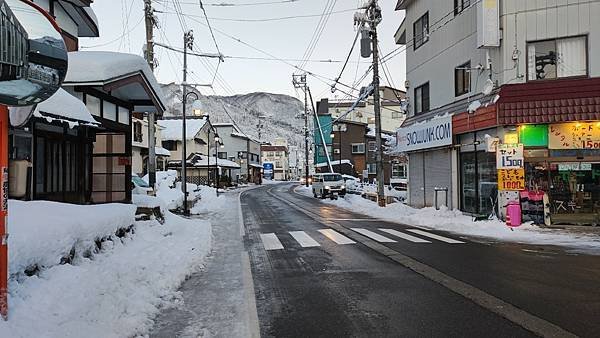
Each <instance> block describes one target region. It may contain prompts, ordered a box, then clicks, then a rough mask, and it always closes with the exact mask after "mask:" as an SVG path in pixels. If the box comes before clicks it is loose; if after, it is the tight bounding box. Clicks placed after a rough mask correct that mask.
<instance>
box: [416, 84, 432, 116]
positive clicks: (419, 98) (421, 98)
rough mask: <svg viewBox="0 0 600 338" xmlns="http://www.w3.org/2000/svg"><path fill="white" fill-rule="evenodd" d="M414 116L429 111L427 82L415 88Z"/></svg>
mask: <svg viewBox="0 0 600 338" xmlns="http://www.w3.org/2000/svg"><path fill="white" fill-rule="evenodd" d="M414 101H415V115H418V114H422V113H426V112H428V111H429V82H427V83H426V84H424V85H421V86H419V87H417V88H415V99H414Z"/></svg>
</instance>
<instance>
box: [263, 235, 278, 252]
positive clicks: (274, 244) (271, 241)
mask: <svg viewBox="0 0 600 338" xmlns="http://www.w3.org/2000/svg"><path fill="white" fill-rule="evenodd" d="M260 239H261V240H262V242H263V246H264V247H265V250H281V249H283V245H282V244H281V242H280V241H279V238H277V236H275V234H273V233H270V234H260Z"/></svg>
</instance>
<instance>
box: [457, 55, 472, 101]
mask: <svg viewBox="0 0 600 338" xmlns="http://www.w3.org/2000/svg"><path fill="white" fill-rule="evenodd" d="M470 91H471V61H469V62H467V63H463V64H462V65H460V66H458V67H456V68H454V95H455V96H461V95H464V94H467V93H468V92H470Z"/></svg>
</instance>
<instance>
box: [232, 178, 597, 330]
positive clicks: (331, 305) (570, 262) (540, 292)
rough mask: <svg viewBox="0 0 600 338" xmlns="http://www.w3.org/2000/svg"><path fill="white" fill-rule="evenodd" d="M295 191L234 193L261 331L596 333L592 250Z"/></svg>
mask: <svg viewBox="0 0 600 338" xmlns="http://www.w3.org/2000/svg"><path fill="white" fill-rule="evenodd" d="M295 188H297V185H291V184H282V185H273V186H266V187H261V188H258V189H254V190H251V191H249V192H247V193H244V194H243V196H242V203H243V210H244V221H245V223H246V231H247V234H246V236H247V238H246V243H247V249H248V251H249V254H250V261H251V266H252V274H253V278H254V288H255V291H256V304H257V309H258V317H259V322H260V330H261V334H262V336H265V337H269V336H293V335H294V334H295V333H297V332H303V334H304V335H307V336H316V335H324V336H347V335H357V336H390V335H399V336H416V335H423V334H425V335H431V336H438V335H440V336H441V335H448V333H450V332H454V333H456V334H459V333H460V334H461V335H467V336H484V335H485V336H529V335H531V334H532V332H533V333H535V334H538V335H542V336H547V335H557V336H565V335H569V334H575V335H579V336H587V337H593V336H598V334H599V333H600V325H598V323H597V320H596V319H595V318H597V314H598V311H600V308H599V305H598V304H599V303H598V299H599V297H600V292H599V291H598V288H597V285H599V282H600V261H599V260H598V257H597V256H594V255H588V254H584V253H574V252H570V251H569V249H566V248H565V247H561V246H551V245H544V244H525V243H523V244H519V243H510V242H507V241H506V240H498V239H496V240H490V239H489V238H488V239H487V240H485V239H482V238H480V237H472V236H464V235H456V234H452V233H449V232H440V231H436V230H424V229H423V228H421V227H419V228H417V227H414V226H408V225H401V224H398V223H393V222H390V221H384V220H379V219H376V218H372V217H369V216H366V215H363V214H358V213H354V212H350V211H348V210H345V209H342V208H340V207H338V206H335V205H334V204H337V203H341V202H343V200H338V201H329V200H324V201H320V200H317V199H314V198H313V197H312V196H311V197H307V196H305V194H303V193H302V192H298V190H301V189H302V188H298V189H295ZM369 203H373V202H369ZM372 208H373V210H377V209H376V208H377V207H376V206H375V204H374V203H373V207H372ZM373 212H374V211H373ZM421 223H423V224H424V223H427V219H422V221H421ZM556 271H562V272H561V273H560V274H557V273H556Z"/></svg>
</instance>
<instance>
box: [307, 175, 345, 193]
mask: <svg viewBox="0 0 600 338" xmlns="http://www.w3.org/2000/svg"><path fill="white" fill-rule="evenodd" d="M312 192H313V195H314V196H315V198H317V197H320V198H326V197H327V196H329V197H331V198H335V197H337V196H338V195H339V196H344V195H346V182H344V178H343V177H342V175H340V174H336V173H327V174H316V175H314V176H313V183H312Z"/></svg>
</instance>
